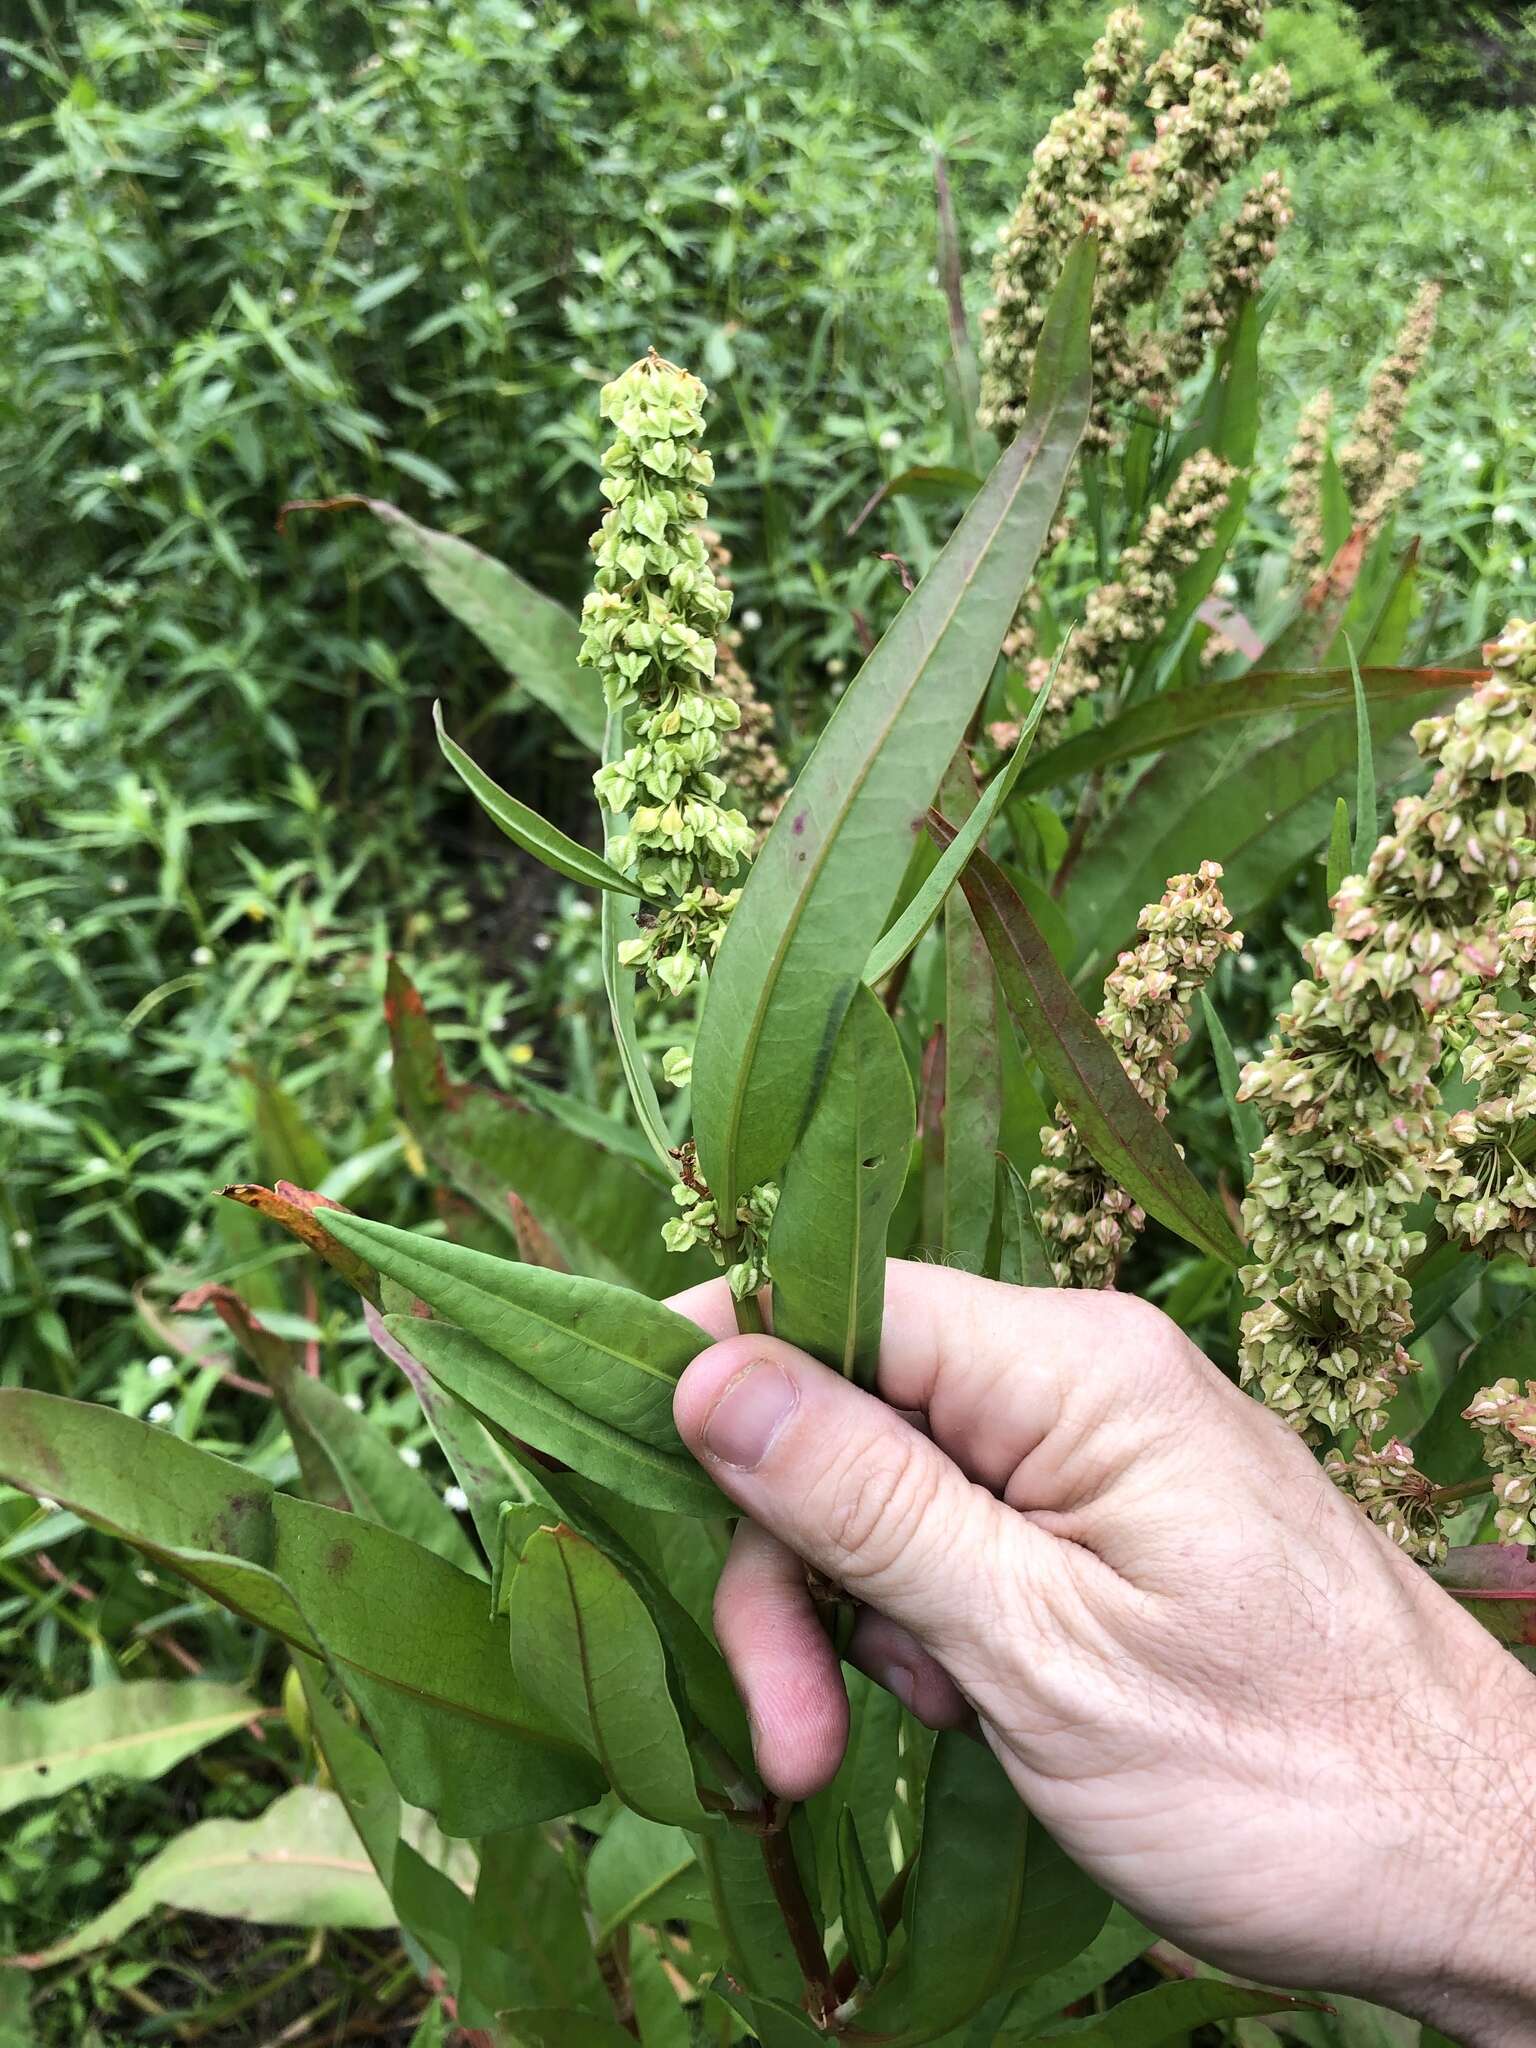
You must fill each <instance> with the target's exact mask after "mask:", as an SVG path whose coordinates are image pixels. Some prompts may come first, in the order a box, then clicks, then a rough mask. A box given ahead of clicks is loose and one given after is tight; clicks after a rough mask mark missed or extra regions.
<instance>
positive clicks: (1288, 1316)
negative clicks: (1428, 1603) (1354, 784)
mask: <svg viewBox="0 0 1536 2048" xmlns="http://www.w3.org/2000/svg"><path fill="white" fill-rule="evenodd" d="M1521 630H1523V629H1521ZM1414 738H1415V740H1416V741H1417V743H1418V746H1419V750H1420V752H1421V753H1422V754H1423V755H1425V757H1426V758H1429V759H1438V761H1439V763H1440V766H1439V769H1438V772H1437V773H1436V775H1435V778H1434V781H1433V782H1432V784H1431V785H1430V788H1429V790H1428V792H1427V793H1426V794H1425V795H1423V796H1417V797H1405V798H1403V799H1402V801H1401V802H1399V804H1398V805H1397V807H1396V810H1395V811H1394V814H1393V829H1392V831H1391V832H1389V833H1388V834H1387V835H1386V836H1385V837H1384V838H1383V839H1382V840H1381V841H1380V842H1379V843H1378V845H1377V847H1376V851H1375V853H1374V854H1373V855H1372V857H1371V861H1370V865H1369V867H1368V869H1367V871H1366V873H1365V874H1364V875H1351V876H1349V877H1347V878H1346V880H1345V881H1344V883H1343V885H1342V886H1341V888H1340V890H1339V892H1338V894H1337V896H1336V897H1335V898H1334V918H1333V926H1332V929H1331V930H1330V931H1328V932H1325V933H1323V934H1322V935H1321V936H1320V937H1319V938H1317V939H1315V940H1313V942H1312V943H1311V944H1310V945H1309V946H1308V947H1307V948H1306V952H1305V958H1306V961H1307V964H1308V966H1309V967H1310V968H1311V970H1312V979H1310V980H1307V981H1302V982H1298V983H1297V985H1296V987H1295V989H1294V990H1293V991H1292V995H1291V1007H1290V1009H1289V1011H1288V1012H1286V1013H1285V1014H1284V1015H1282V1016H1281V1018H1280V1020H1279V1035H1278V1037H1277V1038H1276V1040H1275V1041H1274V1043H1273V1044H1272V1045H1271V1046H1270V1048H1269V1050H1268V1052H1267V1053H1266V1054H1265V1056H1264V1058H1263V1059H1262V1060H1259V1061H1257V1062H1255V1063H1254V1064H1253V1065H1251V1066H1249V1067H1248V1068H1247V1069H1246V1071H1245V1072H1244V1075H1243V1085H1242V1090H1241V1093H1242V1095H1243V1097H1244V1099H1245V1100H1249V1101H1253V1102H1256V1103H1257V1104H1258V1105H1259V1108H1260V1112H1261V1114H1262V1115H1263V1117H1264V1120H1265V1123H1266V1124H1267V1126H1268V1136H1267V1137H1266V1138H1265V1140H1264V1143H1263V1144H1262V1145H1261V1147H1260V1148H1259V1152H1258V1154H1257V1156H1256V1158H1255V1160H1254V1167H1253V1175H1252V1178H1251V1181H1250V1183H1249V1192H1248V1199H1247V1202H1246V1203H1245V1205H1244V1220H1245V1223H1246V1225H1247V1229H1248V1238H1249V1245H1250V1248H1251V1250H1252V1253H1253V1263H1252V1264H1251V1265H1250V1266H1248V1267H1246V1268H1245V1269H1244V1272H1243V1281H1244V1284H1245V1286H1246V1287H1247V1288H1248V1290H1249V1292H1250V1293H1251V1294H1254V1295H1257V1296H1258V1297H1259V1306H1258V1307H1256V1308H1254V1309H1251V1310H1250V1311H1249V1312H1248V1314H1247V1315H1246V1316H1245V1317H1244V1319H1243V1345H1242V1353H1241V1368H1242V1375H1243V1380H1244V1383H1245V1384H1247V1385H1251V1386H1254V1387H1255V1388H1256V1389H1257V1390H1258V1392H1259V1393H1260V1395H1261V1396H1262V1398H1263V1399H1264V1400H1265V1401H1266V1402H1267V1403H1268V1404H1269V1405H1270V1406H1271V1407H1272V1408H1274V1409H1275V1410H1276V1411H1277V1413H1279V1414H1281V1415H1283V1416H1285V1417H1286V1418H1287V1419H1288V1420H1289V1421H1290V1422H1291V1423H1292V1424H1293V1426H1294V1427H1296V1428H1297V1429H1298V1430H1300V1431H1301V1432H1302V1433H1303V1434H1304V1435H1306V1436H1308V1437H1309V1438H1313V1439H1315V1438H1316V1437H1317V1436H1318V1435H1320V1434H1322V1433H1333V1434H1337V1433H1338V1432H1339V1431H1341V1430H1343V1429H1344V1428H1346V1427H1348V1426H1350V1425H1353V1426H1354V1427H1355V1428H1357V1429H1359V1430H1360V1431H1361V1432H1362V1433H1363V1434H1364V1435H1365V1436H1366V1437H1368V1438H1370V1437H1374V1435H1375V1434H1376V1433H1377V1431H1378V1430H1379V1429H1380V1427H1381V1420H1382V1414H1383V1411H1384V1409H1385V1407H1386V1404H1387V1402H1388V1401H1389V1400H1390V1399H1391V1396H1392V1393H1393V1391H1394V1389H1395V1386H1396V1382H1397V1380H1398V1379H1399V1378H1400V1377H1401V1376H1402V1375H1403V1374H1404V1373H1406V1372H1408V1371H1411V1370H1412V1369H1413V1361H1412V1360H1411V1359H1410V1358H1409V1356H1408V1354H1407V1352H1406V1350H1405V1349H1404V1339H1405V1338H1406V1337H1407V1336H1408V1334H1409V1332H1410V1330H1411V1327H1412V1325H1411V1320H1410V1316H1409V1299H1410V1287H1409V1282H1408V1279H1407V1277H1406V1268H1407V1267H1408V1265H1409V1263H1410V1261H1411V1260H1412V1259H1413V1258H1415V1257H1416V1256H1417V1255H1418V1253H1419V1252H1420V1251H1421V1250H1422V1249H1423V1244H1424V1240H1423V1237H1422V1234H1421V1233H1419V1232H1416V1231H1411V1230H1410V1229H1409V1228H1408V1227H1407V1215H1408V1212H1409V1210H1410V1209H1411V1208H1412V1207H1413V1205H1414V1203H1415V1202H1416V1201H1417V1200H1418V1199H1419V1198H1420V1196H1421V1195H1422V1194H1424V1193H1425V1192H1426V1191H1427V1190H1430V1189H1433V1190H1434V1191H1435V1192H1437V1193H1443V1192H1444V1191H1445V1189H1446V1188H1447V1187H1448V1186H1449V1185H1450V1184H1451V1182H1452V1181H1453V1178H1454V1176H1455V1173H1456V1171H1457V1167H1458V1161H1457V1157H1456V1154H1455V1153H1454V1152H1453V1151H1452V1150H1451V1149H1450V1147H1449V1146H1448V1144H1447V1128H1446V1119H1445V1117H1444V1115H1443V1113H1442V1112H1441V1110H1440V1106H1439V1095H1438V1092H1437V1090H1436V1088H1435V1085H1434V1081H1433V1075H1434V1072H1435V1069H1436V1067H1437V1066H1438V1065H1439V1061H1440V1055H1441V1032H1440V1027H1439V1024H1438V1023H1437V1021H1436V1013H1437V1012H1439V1011H1440V1010H1442V1009H1443V1008H1444V1006H1445V1005H1446V1004H1448V1003H1450V1002H1452V1001H1454V1000H1455V999H1456V998H1458V997H1459V996H1460V994H1461V991H1462V988H1463V985H1464V983H1465V982H1466V981H1467V980H1468V979H1471V980H1473V981H1474V982H1483V983H1487V982H1489V981H1491V980H1492V979H1493V977H1494V976H1495V975H1496V974H1497V972H1498V968H1499V954H1498V947H1497V943H1496V935H1495V934H1496V925H1497V917H1498V908H1497V904H1498V892H1499V891H1500V889H1501V888H1507V887H1509V886H1510V885H1512V884H1514V883H1516V882H1518V881H1520V880H1522V879H1524V878H1525V877H1526V876H1527V875H1528V874H1529V873H1530V872H1531V871H1532V862H1531V859H1530V855H1529V853H1528V851H1527V850H1525V849H1524V848H1523V846H1522V844H1521V842H1522V838H1523V835H1524V834H1525V832H1526V831H1527V829H1528V826H1529V821H1530V815H1531V810H1532V805H1533V803H1536V689H1533V688H1532V687H1531V686H1530V685H1529V684H1527V685H1525V686H1524V687H1522V686H1521V684H1520V683H1519V682H1518V681H1516V680H1514V679H1506V677H1504V676H1495V677H1494V679H1493V680H1492V681H1490V682H1487V683H1485V684H1483V685H1482V687H1481V688H1479V689H1478V690H1477V691H1475V692H1474V693H1473V694H1471V695H1469V696H1467V697H1464V698H1462V699H1461V700H1460V701H1459V702H1458V704H1457V705H1456V707H1455V709H1454V710H1453V711H1452V712H1450V713H1449V714H1447V715H1446V716H1444V717H1441V718H1430V719H1424V720H1421V721H1420V723H1419V724H1418V725H1417V726H1416V727H1415V728H1414Z"/></svg>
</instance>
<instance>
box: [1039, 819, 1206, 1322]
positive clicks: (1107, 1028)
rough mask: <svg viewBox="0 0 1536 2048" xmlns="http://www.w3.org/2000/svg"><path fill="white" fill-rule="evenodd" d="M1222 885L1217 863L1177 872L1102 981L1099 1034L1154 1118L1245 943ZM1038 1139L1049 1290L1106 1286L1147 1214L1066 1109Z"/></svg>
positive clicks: (1162, 1109) (1165, 1104)
mask: <svg viewBox="0 0 1536 2048" xmlns="http://www.w3.org/2000/svg"><path fill="white" fill-rule="evenodd" d="M1220 881H1221V868H1220V866H1219V865H1218V864H1217V863H1216V862H1215V861H1209V860H1208V861H1206V862H1204V863H1203V864H1202V866H1201V869H1200V872H1199V873H1198V874H1197V875H1175V876H1174V878H1173V879H1172V881H1170V882H1169V884H1168V888H1167V892H1166V893H1165V895H1164V896H1163V898H1162V900H1161V901H1160V902H1158V903H1149V904H1148V905H1147V907H1146V909H1145V910H1143V911H1142V913H1141V916H1140V918H1139V919H1138V920H1137V930H1138V931H1139V932H1140V933H1141V937H1140V939H1139V940H1138V941H1137V943H1136V944H1135V945H1134V946H1133V947H1131V949H1130V950H1129V951H1128V952H1125V953H1122V954H1121V955H1120V959H1119V963H1118V965H1117V966H1116V967H1115V969H1114V972H1113V973H1112V974H1111V975H1110V977H1109V979H1108V980H1107V981H1106V982H1105V984H1104V1007H1103V1008H1102V1009H1101V1010H1100V1012H1099V1020H1098V1021H1099V1029H1100V1031H1102V1032H1103V1034H1104V1036H1105V1037H1106V1038H1107V1039H1108V1040H1109V1042H1110V1044H1111V1045H1112V1046H1113V1047H1114V1049H1115V1051H1116V1053H1117V1054H1118V1055H1119V1059H1120V1064H1121V1065H1122V1066H1123V1067H1124V1068H1125V1071H1126V1073H1127V1074H1128V1075H1129V1077H1130V1079H1131V1082H1132V1083H1133V1085H1134V1086H1135V1088H1136V1090H1137V1093H1138V1094H1139V1095H1140V1096H1141V1097H1142V1099H1143V1100H1144V1101H1145V1102H1147V1103H1148V1104H1149V1105H1150V1106H1151V1108H1152V1110H1153V1111H1154V1113H1155V1114H1156V1115H1157V1116H1158V1117H1159V1118H1162V1117H1166V1116H1167V1114H1168V1090H1169V1088H1170V1087H1171V1086H1172V1084H1173V1078H1174V1072H1175V1068H1174V1054H1175V1053H1176V1052H1177V1051H1178V1049H1179V1047H1180V1046H1181V1045H1183V1044H1185V1042H1186V1041H1187V1040H1188V1038H1189V1021H1188V1015H1187V1012H1188V1010H1189V1006H1190V1004H1191V1003H1193V1001H1194V999H1195V997H1196V996H1197V995H1198V994H1199V992H1200V991H1201V989H1202V988H1204V987H1205V985H1206V983H1207V982H1208V981H1209V980H1210V978H1211V976H1212V975H1213V974H1214V973H1215V971H1216V969H1217V967H1218V965H1219V964H1220V962H1221V960H1222V959H1223V957H1224V956H1225V955H1226V954H1228V953H1235V952H1237V951H1238V950H1239V949H1240V947H1241V946H1242V943H1243V941H1242V935H1241V933H1238V932H1234V931H1233V930H1231V924H1232V914H1231V912H1230V911H1229V910H1228V909H1227V906H1226V904H1225V902H1224V901H1223V899H1222V894H1221V889H1220V887H1219V883H1220ZM1040 1138H1041V1151H1042V1152H1043V1154H1044V1157H1045V1161H1046V1163H1045V1164H1044V1165H1041V1166H1037V1167H1036V1168H1035V1170H1034V1173H1033V1174H1032V1175H1031V1176H1030V1185H1031V1187H1032V1188H1034V1190H1035V1192H1036V1193H1037V1194H1038V1195H1040V1196H1041V1198H1042V1201H1041V1206H1040V1208H1039V1210H1038V1212H1037V1221H1038V1222H1039V1225H1040V1234H1041V1236H1042V1238H1043V1239H1044V1242H1045V1248H1046V1251H1047V1253H1048V1254H1049V1256H1050V1260H1051V1270H1052V1272H1053V1273H1054V1274H1055V1276H1056V1284H1057V1285H1058V1286H1059V1287H1113V1286H1114V1284H1115V1275H1116V1273H1117V1271H1118V1270H1119V1265H1120V1261H1121V1259H1122V1258H1123V1256H1124V1255H1125V1252H1126V1250H1127V1249H1128V1248H1129V1244H1130V1241H1131V1239H1132V1238H1134V1237H1136V1236H1138V1235H1139V1234H1140V1232H1141V1231H1142V1230H1143V1229H1144V1228H1145V1226H1146V1220H1147V1219H1146V1215H1145V1213H1144V1211H1143V1210H1142V1209H1141V1208H1140V1206H1139V1205H1138V1204H1137V1202H1136V1201H1135V1200H1134V1199H1133V1197H1132V1196H1131V1195H1130V1194H1129V1193H1128V1192H1127V1190H1126V1189H1124V1188H1123V1187H1121V1186H1120V1184H1119V1183H1118V1182H1117V1181H1115V1180H1113V1179H1111V1178H1110V1176H1109V1175H1108V1174H1106V1173H1105V1171H1104V1169H1103V1168H1102V1167H1101V1166H1100V1165H1099V1163H1098V1161H1097V1160H1096V1159H1095V1158H1094V1157H1093V1155H1092V1153H1091V1152H1090V1151H1089V1150H1088V1148H1087V1147H1086V1146H1085V1145H1084V1144H1083V1142H1082V1140H1081V1139H1080V1138H1079V1137H1078V1135H1077V1131H1076V1128H1075V1126H1074V1125H1073V1123H1072V1120H1071V1118H1070V1117H1069V1116H1068V1115H1067V1113H1066V1112H1065V1111H1064V1110H1061V1109H1058V1110H1057V1112H1056V1120H1055V1122H1054V1123H1053V1124H1048V1125H1047V1126H1046V1128H1045V1129H1044V1130H1043V1131H1042V1132H1041V1134H1040Z"/></svg>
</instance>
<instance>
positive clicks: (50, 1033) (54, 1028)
mask: <svg viewBox="0 0 1536 2048" xmlns="http://www.w3.org/2000/svg"><path fill="white" fill-rule="evenodd" d="M43 1043H44V1045H62V1044H63V1043H64V1034H63V1032H62V1031H61V1030H60V1029H59V1027H58V1025H57V1024H50V1025H49V1026H48V1029H47V1030H46V1031H45V1032H44V1033H43Z"/></svg>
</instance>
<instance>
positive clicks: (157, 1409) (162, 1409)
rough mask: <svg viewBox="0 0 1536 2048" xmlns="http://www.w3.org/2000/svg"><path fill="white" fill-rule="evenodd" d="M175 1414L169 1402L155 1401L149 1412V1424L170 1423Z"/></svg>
mask: <svg viewBox="0 0 1536 2048" xmlns="http://www.w3.org/2000/svg"><path fill="white" fill-rule="evenodd" d="M175 1413H176V1410H175V1409H174V1408H173V1407H172V1406H171V1404H170V1402H169V1401H157V1402H156V1403H155V1405H154V1407H153V1408H151V1409H150V1411H149V1419H150V1421H151V1422H162V1423H163V1422H170V1421H171V1420H172V1419H173V1417H174V1416H175Z"/></svg>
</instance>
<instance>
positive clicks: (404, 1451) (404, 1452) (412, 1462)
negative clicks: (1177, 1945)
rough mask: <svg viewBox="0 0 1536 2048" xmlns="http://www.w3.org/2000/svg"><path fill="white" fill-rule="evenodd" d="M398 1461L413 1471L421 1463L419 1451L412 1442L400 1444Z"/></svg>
mask: <svg viewBox="0 0 1536 2048" xmlns="http://www.w3.org/2000/svg"><path fill="white" fill-rule="evenodd" d="M400 1462H401V1464H402V1465H409V1466H410V1468H411V1470H412V1471H413V1472H414V1471H415V1470H416V1467H417V1466H418V1465H419V1464H420V1463H421V1453H420V1451H418V1450H417V1448H416V1446H415V1445H414V1444H402V1445H401V1446H400Z"/></svg>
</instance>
